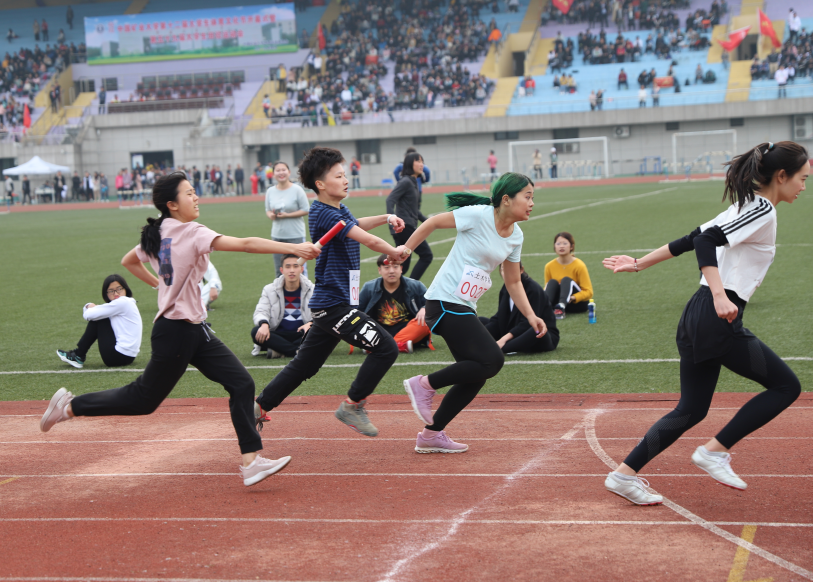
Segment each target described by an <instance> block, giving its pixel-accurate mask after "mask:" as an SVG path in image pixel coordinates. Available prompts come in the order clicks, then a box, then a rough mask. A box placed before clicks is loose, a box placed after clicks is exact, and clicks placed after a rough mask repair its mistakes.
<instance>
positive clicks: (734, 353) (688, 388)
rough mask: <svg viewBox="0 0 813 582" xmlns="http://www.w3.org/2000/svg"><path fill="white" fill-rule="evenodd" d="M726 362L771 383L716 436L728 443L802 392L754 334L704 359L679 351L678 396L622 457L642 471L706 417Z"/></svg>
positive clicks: (765, 383) (728, 445) (735, 369)
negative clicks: (628, 452)
mask: <svg viewBox="0 0 813 582" xmlns="http://www.w3.org/2000/svg"><path fill="white" fill-rule="evenodd" d="M722 366H725V367H726V368H728V369H729V370H731V371H732V372H734V373H735V374H739V375H740V376H742V377H744V378H748V379H749V380H753V381H754V382H758V383H759V384H761V385H762V386H764V387H765V388H767V390H766V391H765V392H762V393H760V394H757V395H756V396H754V397H753V398H752V399H751V400H749V401H748V402H747V403H746V404H745V406H743V407H742V408H741V409H740V410H739V411H738V412H737V414H735V415H734V418H732V419H731V420H730V421H729V422H728V424H727V425H725V426H724V427H723V429H722V430H721V431H720V432H719V433H717V437H716V438H717V440H718V441H720V444H721V445H723V446H724V447H725V448H727V449H730V448H731V447H733V446H734V445H735V444H737V442H739V441H740V440H741V439H743V438H744V437H746V436H748V435H749V434H751V433H752V432H754V431H755V430H757V429H758V428H760V427H762V426H764V425H766V424H767V423H768V422H770V421H771V420H773V419H774V418H776V417H777V416H778V415H779V413H780V412H782V411H783V410H785V409H786V408H787V407H788V406H790V405H791V404H793V402H794V400H796V399H797V398H798V397H799V393H800V392H801V385H800V384H799V379H798V378H797V377H796V374H794V373H793V370H791V369H790V368H789V367H788V365H787V364H786V363H785V362H783V361H782V359H781V358H780V357H779V356H777V355H776V354H775V353H774V352H773V351H772V350H771V348H769V347H768V346H766V345H765V344H764V343H762V342H761V341H760V340H759V339H757V338H755V337H752V338H735V339H734V341H733V344H732V347H731V349H730V350H729V351H728V352H726V353H725V354H724V355H722V356H720V357H718V358H714V359H711V360H706V361H705V362H700V363H694V361H693V358H692V356H691V355H687V356H681V358H680V402H678V405H677V406H676V407H675V409H674V410H673V411H672V412H670V413H669V414H667V415H666V416H664V417H663V418H661V419H660V420H659V421H658V422H656V423H655V424H654V425H652V428H650V429H649V431H647V433H646V436H644V438H643V439H641V442H639V443H638V445H637V446H636V447H635V448H634V449H633V450H632V452H631V453H630V454H629V456H628V457H627V458H626V459H625V460H624V463H626V464H627V466H628V467H630V468H631V469H632V470H634V471H640V470H641V469H642V468H643V467H644V465H646V464H647V463H648V462H649V461H651V460H652V459H654V458H655V456H656V455H658V454H659V453H660V452H661V451H664V450H665V449H666V448H667V447H669V445H671V444H672V443H674V442H675V441H676V440H677V439H678V438H679V437H680V436H681V435H682V434H683V433H684V432H686V431H687V430H689V429H690V428H692V427H693V426H694V425H696V424H697V423H699V422H700V421H701V420H703V419H704V418H706V414H707V413H708V411H709V407H710V406H711V398H712V396H713V395H714V388H715V387H716V386H717V378H718V377H719V376H720V368H721V367H722Z"/></svg>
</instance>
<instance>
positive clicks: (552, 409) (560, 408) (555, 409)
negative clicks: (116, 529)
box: [0, 392, 813, 440]
mask: <svg viewBox="0 0 813 582" xmlns="http://www.w3.org/2000/svg"><path fill="white" fill-rule="evenodd" d="M744 394H752V393H751V392H744ZM643 402H646V400H644V401H643ZM650 402H652V401H650ZM666 402H671V401H666ZM674 402H677V399H675V400H674ZM529 403H530V404H539V402H533V401H529ZM510 404H519V402H511V403H510ZM404 405H407V403H406V402H405V403H404ZM192 406H195V405H192ZM740 408H742V407H741V406H721V407H719V408H711V410H739V409H740ZM369 410H371V411H373V412H375V413H376V414H377V413H384V412H386V413H390V412H393V413H404V414H410V413H411V414H414V412H413V410H412V408H403V409H393V410H389V409H386V408H380V409H378V408H374V407H372V406H371V407H369ZM585 410H588V409H587V408H578V407H573V408H568V407H566V406H556V405H554V406H552V407H550V408H464V409H463V411H462V412H463V413H471V412H489V413H492V412H554V413H557V414H559V413H562V412H575V411H579V412H584V411H585ZM645 410H656V411H657V410H674V406H673V407H671V408H658V407H654V406H653V407H651V408H618V409H616V410H608V411H607V412H631V411H639V412H640V411H645ZM794 410H813V406H791V407H790V408H788V409H786V410H785V412H784V413H783V414H787V413H788V411H794ZM332 412H335V410H274V414H326V413H332ZM154 414H160V415H162V416H189V415H190V414H194V415H195V416H200V415H202V414H231V413H230V412H227V411H226V412H218V411H215V410H200V411H199V410H194V411H189V412H163V411H160V412H157V413H154ZM4 417H5V418H9V417H10V418H29V417H33V418H41V417H42V415H41V414H0V418H4ZM797 438H801V437H797ZM359 440H366V439H359Z"/></svg>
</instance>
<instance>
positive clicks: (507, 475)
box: [0, 439, 813, 523]
mask: <svg viewBox="0 0 813 582" xmlns="http://www.w3.org/2000/svg"><path fill="white" fill-rule="evenodd" d="M556 440H557V441H559V440H561V439H556ZM565 440H567V439H565ZM236 474H237V473H63V474H49V475H0V479H5V478H12V479H60V478H65V479H81V478H85V477H92V478H94V479H96V478H99V477H126V478H128V479H129V478H131V477H233V476H234V475H236ZM642 475H644V477H681V478H690V479H694V478H707V475H705V474H694V473H691V474H683V473H663V474H661V473H652V474H649V475H647V474H645V473H642ZM279 476H280V477H393V478H395V477H407V478H414V477H441V478H444V479H445V478H447V477H455V478H457V477H478V478H489V479H508V478H511V479H519V478H526V477H527V478H546V479H547V478H558V477H566V478H571V477H590V478H593V477H606V476H607V475H606V474H605V473H595V474H592V473H522V474H521V475H516V474H515V473H293V472H290V471H287V472H284V473H280V474H279ZM740 476H741V477H753V478H766V479H811V478H813V475H787V474H781V475H778V474H777V475H774V474H767V473H766V474H756V473H755V474H750V475H749V474H744V473H740ZM446 522H448V520H446V521H445V522H444V523H446Z"/></svg>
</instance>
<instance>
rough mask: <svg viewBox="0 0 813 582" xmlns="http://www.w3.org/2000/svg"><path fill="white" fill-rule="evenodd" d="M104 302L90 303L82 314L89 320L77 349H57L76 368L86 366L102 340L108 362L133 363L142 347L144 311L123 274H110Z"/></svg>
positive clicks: (124, 364) (110, 364)
mask: <svg viewBox="0 0 813 582" xmlns="http://www.w3.org/2000/svg"><path fill="white" fill-rule="evenodd" d="M102 299H104V303H103V304H101V305H96V304H95V303H87V304H86V305H85V306H84V308H83V309H82V317H84V318H85V319H86V320H87V322H88V324H87V326H86V327H85V333H84V334H83V335H82V337H81V338H80V339H79V342H78V343H77V344H76V349H73V350H57V351H56V355H57V356H59V359H60V360H62V361H63V362H65V363H66V364H70V365H71V366H73V367H74V368H83V367H84V365H85V360H87V355H88V350H90V348H91V346H93V344H94V343H95V342H97V341H98V343H99V354H100V355H101V356H102V362H104V365H105V366H110V367H115V366H129V365H130V364H132V363H133V361H134V360H135V357H136V356H137V355H138V352H139V351H140V350H141V331H142V330H141V328H142V325H141V314H140V313H139V312H138V307H137V306H136V300H135V299H133V292H132V291H131V290H130V287H129V286H128V285H127V281H125V280H124V277H122V276H121V275H109V276H108V277H107V278H105V280H104V283H103V284H102Z"/></svg>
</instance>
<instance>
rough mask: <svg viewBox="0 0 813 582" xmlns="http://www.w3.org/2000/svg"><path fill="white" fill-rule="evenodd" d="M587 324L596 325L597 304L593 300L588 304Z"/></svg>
mask: <svg viewBox="0 0 813 582" xmlns="http://www.w3.org/2000/svg"><path fill="white" fill-rule="evenodd" d="M587 322H588V323H596V302H595V301H593V300H592V299H591V300H590V303H588V304H587Z"/></svg>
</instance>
